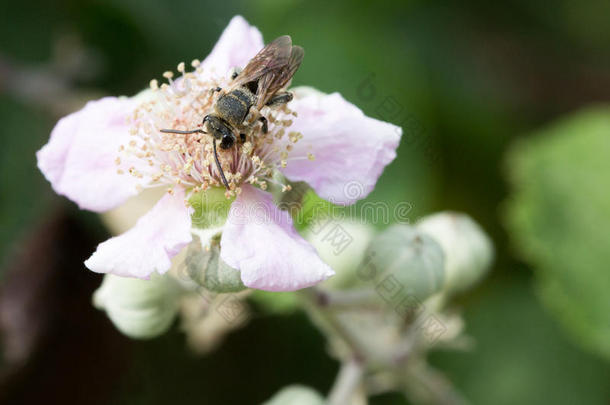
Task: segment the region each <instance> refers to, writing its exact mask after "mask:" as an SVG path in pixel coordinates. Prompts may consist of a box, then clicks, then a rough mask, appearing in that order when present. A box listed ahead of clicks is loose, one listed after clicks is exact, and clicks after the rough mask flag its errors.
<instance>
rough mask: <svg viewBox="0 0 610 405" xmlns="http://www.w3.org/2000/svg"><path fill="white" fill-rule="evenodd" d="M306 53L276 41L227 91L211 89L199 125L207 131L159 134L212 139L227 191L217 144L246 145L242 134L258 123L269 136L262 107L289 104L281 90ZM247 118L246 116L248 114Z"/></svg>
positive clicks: (234, 78)
mask: <svg viewBox="0 0 610 405" xmlns="http://www.w3.org/2000/svg"><path fill="white" fill-rule="evenodd" d="M304 54H305V52H304V50H303V48H301V47H300V46H293V45H292V39H291V38H290V36H288V35H284V36H281V37H279V38H276V39H275V40H274V41H272V42H270V43H269V44H268V45H266V46H265V47H264V48H263V49H261V50H260V52H259V53H258V54H256V55H255V56H254V57H253V58H252V59H251V60H250V61H249V62H248V64H247V65H246V67H245V68H244V69H243V70H241V71H235V72H234V73H233V74H232V75H231V80H232V81H231V83H230V85H229V87H228V88H227V89H225V90H223V89H222V88H220V87H217V88H215V89H213V90H212V91H214V92H219V93H220V96H219V97H218V98H217V100H216V102H215V104H214V112H213V113H211V114H208V115H206V116H205V117H203V122H202V123H201V125H202V126H203V127H204V128H205V129H207V131H205V130H203V129H193V130H188V131H180V130H175V129H162V130H161V132H164V133H173V134H194V133H202V134H210V135H212V136H213V137H214V142H213V146H214V160H215V161H216V166H217V168H218V171H219V173H220V177H221V178H222V182H223V184H224V186H225V187H226V188H227V190H228V189H229V183H228V181H227V178H226V177H225V174H224V171H223V169H222V166H221V165H220V161H219V159H218V151H217V149H216V143H217V141H220V149H223V150H228V149H230V148H232V147H234V146H235V145H236V144H237V142H238V141H239V142H242V143H243V142H245V140H246V135H245V133H246V132H248V130H249V129H251V127H252V126H254V125H255V124H256V123H257V122H261V124H262V131H263V132H264V133H267V132H268V123H267V118H266V117H264V116H263V115H262V114H260V109H262V108H263V107H264V106H274V105H280V104H285V103H288V102H289V101H290V100H292V97H293V96H292V93H290V92H288V91H285V90H284V87H285V86H286V85H287V84H288V82H289V81H290V80H291V79H292V76H294V74H295V72H296V71H297V69H298V68H299V66H300V65H301V62H302V61H303V56H304ZM251 112H252V113H253V114H251V115H250V118H249V119H247V118H248V115H249V114H250V113H251Z"/></svg>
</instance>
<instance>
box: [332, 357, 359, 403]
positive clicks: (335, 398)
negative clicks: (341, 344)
mask: <svg viewBox="0 0 610 405" xmlns="http://www.w3.org/2000/svg"><path fill="white" fill-rule="evenodd" d="M363 374H364V368H363V365H362V364H361V362H360V361H358V360H357V359H351V360H349V361H347V362H345V363H343V364H342V365H341V370H339V375H337V379H336V380H335V384H334V385H333V387H332V389H331V391H330V394H329V395H328V405H345V404H349V403H351V399H352V397H353V395H354V392H355V391H356V389H357V388H358V386H359V385H360V382H361V381H362V375H363Z"/></svg>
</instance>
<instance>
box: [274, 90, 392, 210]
mask: <svg viewBox="0 0 610 405" xmlns="http://www.w3.org/2000/svg"><path fill="white" fill-rule="evenodd" d="M290 108H291V109H293V110H294V111H296V112H297V113H298V116H297V117H296V118H295V119H294V122H293V125H292V126H291V127H290V131H298V132H301V133H302V134H303V139H301V140H299V141H298V142H297V143H296V144H295V145H294V148H293V150H292V152H291V154H290V155H289V159H288V165H287V166H286V168H284V169H283V170H282V172H283V173H284V174H285V175H286V177H288V178H289V179H290V180H292V181H305V182H307V183H308V184H309V185H310V186H311V187H312V188H313V189H314V190H315V191H316V193H318V195H320V197H322V198H324V199H326V200H328V201H331V202H333V203H335V204H341V205H350V204H353V203H355V202H356V201H358V200H360V199H362V198H364V197H366V196H367V195H368V194H369V193H370V192H371V191H372V190H373V188H374V187H375V183H376V182H377V179H378V178H379V176H380V175H381V173H382V172H383V169H384V168H385V166H386V165H388V164H389V163H390V162H391V161H392V160H394V158H395V157H396V148H397V147H398V142H399V141H400V137H401V135H402V129H401V128H400V127H397V126H395V125H392V124H390V123H387V122H383V121H379V120H376V119H374V118H370V117H367V116H366V115H364V114H363V113H362V111H361V110H360V109H358V107H356V106H355V105H353V104H351V103H350V102H348V101H346V100H345V99H344V98H343V97H341V95H340V94H339V93H333V94H328V95H327V94H324V93H321V92H318V91H316V90H310V89H306V88H301V89H295V99H294V100H293V101H292V102H291V103H290ZM308 153H312V154H313V155H314V158H315V160H313V161H310V160H308V159H304V157H305V156H307V154H308ZM290 158H297V159H296V160H292V161H291V160H290Z"/></svg>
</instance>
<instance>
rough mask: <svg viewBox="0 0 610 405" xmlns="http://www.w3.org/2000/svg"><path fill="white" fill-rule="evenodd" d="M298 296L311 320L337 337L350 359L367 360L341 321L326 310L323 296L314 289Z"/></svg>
mask: <svg viewBox="0 0 610 405" xmlns="http://www.w3.org/2000/svg"><path fill="white" fill-rule="evenodd" d="M298 294H299V296H300V297H301V298H303V299H304V301H305V303H306V308H307V309H308V312H309V314H310V316H311V317H312V319H313V320H317V321H320V322H321V323H322V325H323V326H324V328H325V329H326V330H327V332H330V334H332V335H335V336H337V337H339V338H340V339H341V340H342V341H343V342H344V343H345V344H346V345H347V346H348V347H349V350H350V352H351V357H352V358H357V359H365V358H367V356H366V354H367V353H366V350H365V349H364V348H362V347H361V345H360V343H359V342H358V339H357V337H355V336H352V333H351V332H350V331H349V329H348V328H346V327H345V326H344V324H343V322H342V321H341V319H339V318H338V317H337V316H336V315H335V314H334V313H333V311H332V308H326V306H327V303H326V301H325V296H324V295H322V294H320V293H319V292H318V291H317V290H316V289H315V288H307V289H304V290H301V291H299V292H298Z"/></svg>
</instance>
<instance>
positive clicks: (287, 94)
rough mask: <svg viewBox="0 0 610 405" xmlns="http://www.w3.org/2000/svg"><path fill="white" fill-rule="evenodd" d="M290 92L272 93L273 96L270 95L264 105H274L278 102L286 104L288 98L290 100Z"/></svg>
mask: <svg viewBox="0 0 610 405" xmlns="http://www.w3.org/2000/svg"><path fill="white" fill-rule="evenodd" d="M292 97H293V96H292V93H290V92H288V91H287V92H284V93H278V94H276V95H274V96H273V97H271V98H270V99H269V101H267V104H266V105H269V106H274V105H278V104H286V103H287V102H289V101H290V100H292Z"/></svg>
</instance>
